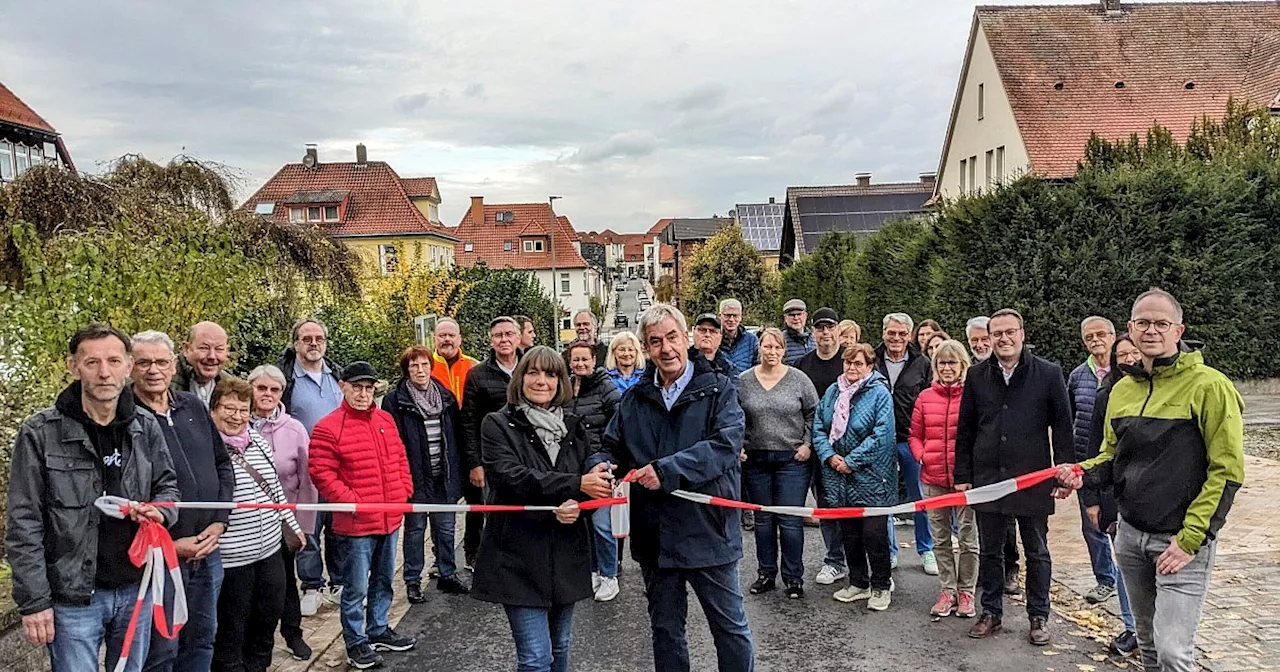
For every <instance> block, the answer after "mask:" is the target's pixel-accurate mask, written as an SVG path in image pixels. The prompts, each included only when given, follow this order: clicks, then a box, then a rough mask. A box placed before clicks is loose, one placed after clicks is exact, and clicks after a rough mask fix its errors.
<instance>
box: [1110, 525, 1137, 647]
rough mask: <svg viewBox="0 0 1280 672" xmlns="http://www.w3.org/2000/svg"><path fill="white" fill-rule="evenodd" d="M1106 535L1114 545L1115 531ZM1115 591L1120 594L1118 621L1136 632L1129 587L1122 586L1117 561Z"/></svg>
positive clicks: (1122, 581) (1122, 577) (1125, 627)
mask: <svg viewBox="0 0 1280 672" xmlns="http://www.w3.org/2000/svg"><path fill="white" fill-rule="evenodd" d="M1118 526H1119V525H1118V524H1117V527H1118ZM1107 536H1108V537H1109V538H1110V539H1111V543H1112V545H1113V546H1114V545H1115V540H1116V535H1115V532H1111V533H1108V535H1107ZM1116 593H1117V594H1118V595H1119V596H1120V622H1121V623H1124V629H1125V630H1128V631H1130V632H1134V633H1136V632H1137V631H1138V629H1137V626H1135V625H1134V621H1133V608H1132V607H1130V606H1129V589H1128V588H1125V586H1124V574H1123V573H1122V572H1121V571H1120V564H1119V562H1117V563H1116Z"/></svg>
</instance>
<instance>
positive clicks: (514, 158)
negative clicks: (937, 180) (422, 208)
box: [0, 0, 1044, 231]
mask: <svg viewBox="0 0 1280 672" xmlns="http://www.w3.org/2000/svg"><path fill="white" fill-rule="evenodd" d="M996 1H997V3H999V0H996ZM1039 1H1040V2H1043V1H1044V0H1039ZM984 2H988V3H989V2H992V0H984ZM1006 4H1008V3H1006ZM0 5H3V6H4V10H3V14H4V16H5V20H4V25H6V26H8V27H9V28H10V29H9V30H6V31H5V35H4V38H3V39H0V81H3V82H4V83H5V84H6V85H7V86H9V88H11V89H12V90H13V91H14V92H15V93H17V94H18V95H19V96H20V97H21V98H23V99H24V100H25V101H26V102H27V103H28V104H29V105H31V106H32V107H33V108H34V109H35V110H36V111H37V112H38V113H39V114H41V115H42V116H43V117H45V119H47V120H48V121H49V122H50V123H51V124H53V126H54V127H55V128H57V129H58V130H59V132H61V133H62V134H63V136H64V138H65V139H66V142H67V145H68V147H69V148H70V151H71V153H72V156H73V157H74V158H75V160H76V163H77V167H79V168H80V169H81V170H89V171H96V170H99V169H101V167H102V163H103V162H105V161H107V160H110V159H112V158H114V157H117V156H120V155H122V154H125V153H130V152H136V153H141V154H143V155H145V156H146V157H148V158H150V159H153V160H158V161H167V160H168V159H170V158H171V157H173V156H174V155H176V154H178V153H180V152H184V151H185V152H186V153H188V154H192V155H194V156H197V157H199V158H202V159H211V160H215V161H219V162H222V163H226V164H228V165H230V166H233V167H235V168H238V169H239V170H240V171H241V172H242V174H243V176H244V178H245V184H244V187H243V189H242V190H241V193H240V195H241V197H245V196H247V195H248V194H249V193H251V191H252V190H253V189H256V188H257V187H258V186H259V185H261V184H262V182H263V181H264V180H266V179H267V178H268V177H270V176H271V175H272V174H273V173H274V172H275V171H276V170H277V169H278V168H279V167H280V165H281V164H283V163H285V162H289V161H297V160H299V159H300V157H301V156H302V154H303V146H304V144H305V143H308V142H315V143H318V144H319V146H320V150H319V151H320V160H321V161H325V160H334V161H351V160H354V153H355V150H354V148H355V144H356V143H357V142H364V143H365V144H366V145H367V146H368V148H369V158H370V159H372V160H385V161H388V162H389V163H390V164H391V165H392V166H393V167H394V168H395V169H396V170H397V171H398V172H399V173H400V174H401V175H402V176H406V177H408V176H417V175H435V176H437V177H438V178H439V180H440V190H441V194H442V196H443V199H444V204H443V207H442V219H443V220H444V222H445V223H446V224H448V225H456V224H457V223H458V220H459V219H460V217H461V216H462V213H463V211H464V210H465V208H466V204H467V202H468V197H470V196H473V195H483V196H484V197H485V198H486V200H489V201H491V202H504V201H505V202H532V201H542V200H545V199H546V197H547V196H548V195H551V194H555V195H557V196H563V197H564V200H563V201H559V202H558V203H557V206H556V207H557V210H558V211H559V212H561V213H563V214H568V215H569V216H570V217H571V218H572V219H573V221H574V224H575V225H576V226H577V228H578V229H579V230H588V229H595V230H599V229H602V228H605V227H611V228H613V229H615V230H620V231H643V230H645V229H647V228H648V227H649V226H650V225H652V224H653V222H654V221H655V220H656V219H657V218H659V217H705V216H710V215H711V214H713V213H720V214H724V213H725V212H727V211H728V210H729V209H730V208H732V207H733V206H734V204H735V203H743V202H761V201H765V200H767V199H768V197H770V196H774V197H777V198H779V199H781V198H782V197H783V196H784V195H785V193H786V188H787V186H789V185H813V184H839V183H849V182H852V180H853V175H854V173H856V172H859V171H871V172H872V173H873V180H874V181H876V182H880V181H903V180H915V179H918V176H919V173H921V172H925V171H933V170H936V168H937V163H938V155H939V153H940V151H941V145H942V139H943V135H944V133H945V131H946V124H947V119H948V116H949V114H950V109H951V103H952V98H953V96H954V93H955V87H956V80H957V78H958V76H959V71H960V65H961V59H962V58H963V55H964V48H965V43H966V41H967V39H968V32H969V26H970V21H971V19H972V13H973V6H974V4H973V2H972V1H964V0H874V1H873V0H856V1H851V0H802V1H784V0H773V1H771V2H758V1H756V0H738V1H736V2H723V1H711V0H696V1H695V0H646V1H645V2H625V3H623V2H612V1H609V0H555V1H554V2H526V1H521V2H517V1H515V0H506V1H497V0H465V1H459V0H440V1H437V2H420V1H413V0H398V1H379V0H364V1H359V2H358V1H355V0H308V1H302V0H270V1H269V2H263V1H261V0H252V1H251V0H220V1H219V2H189V1H187V0H154V1H144V0H110V1H106V2H103V1H102V0H74V1H71V0H41V1H39V2H36V1H31V0H3V2H0ZM20 26H21V27H22V28H21V29H19V28H18V27H20Z"/></svg>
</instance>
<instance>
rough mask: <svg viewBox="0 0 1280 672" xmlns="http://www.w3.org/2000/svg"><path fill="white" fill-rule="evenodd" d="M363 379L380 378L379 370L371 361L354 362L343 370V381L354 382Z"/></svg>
mask: <svg viewBox="0 0 1280 672" xmlns="http://www.w3.org/2000/svg"><path fill="white" fill-rule="evenodd" d="M361 380H372V381H374V382H377V380H378V371H377V369H375V368H373V365H372V364H370V363H369V362H352V363H351V364H349V365H348V366H347V367H346V368H345V369H343V370H342V381H343V382H346V383H354V382H357V381H361Z"/></svg>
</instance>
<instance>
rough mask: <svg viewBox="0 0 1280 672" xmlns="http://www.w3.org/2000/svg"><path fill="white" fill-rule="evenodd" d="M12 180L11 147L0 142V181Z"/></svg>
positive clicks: (6, 143)
mask: <svg viewBox="0 0 1280 672" xmlns="http://www.w3.org/2000/svg"><path fill="white" fill-rule="evenodd" d="M12 179H13V145H11V144H9V143H8V142H5V141H0V180H12Z"/></svg>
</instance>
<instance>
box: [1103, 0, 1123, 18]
mask: <svg viewBox="0 0 1280 672" xmlns="http://www.w3.org/2000/svg"><path fill="white" fill-rule="evenodd" d="M1102 10H1103V11H1104V12H1106V13H1107V16H1120V14H1121V12H1122V11H1123V10H1121V8H1120V0H1102Z"/></svg>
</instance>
